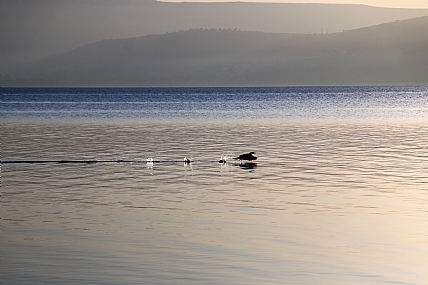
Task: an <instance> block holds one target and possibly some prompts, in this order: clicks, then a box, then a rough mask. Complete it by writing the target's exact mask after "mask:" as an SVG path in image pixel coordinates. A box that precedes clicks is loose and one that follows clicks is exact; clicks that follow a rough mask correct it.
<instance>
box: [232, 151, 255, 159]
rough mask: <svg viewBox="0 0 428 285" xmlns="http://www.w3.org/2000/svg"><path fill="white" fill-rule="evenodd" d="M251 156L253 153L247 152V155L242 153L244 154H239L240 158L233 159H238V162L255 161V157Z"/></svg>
mask: <svg viewBox="0 0 428 285" xmlns="http://www.w3.org/2000/svg"><path fill="white" fill-rule="evenodd" d="M253 154H255V152H254V151H252V152H249V153H244V154H241V155H240V156H238V157H235V158H234V159H239V160H249V161H252V160H256V159H257V157H255V156H254V155H253Z"/></svg>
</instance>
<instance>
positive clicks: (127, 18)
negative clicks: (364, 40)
mask: <svg viewBox="0 0 428 285" xmlns="http://www.w3.org/2000/svg"><path fill="white" fill-rule="evenodd" d="M332 2H334V1H332ZM421 16H428V9H391V8H377V7H370V6H364V5H337V4H285V3H245V2H230V3H219V2H217V3H167V2H158V1H153V0H123V1H122V0H120V1H117V0H103V1H98V0H97V1H95V0H84V1H47V0H19V1H18V0H2V1H1V37H0V45H1V56H2V58H1V62H0V64H1V65H2V67H3V68H2V69H3V71H4V70H6V71H7V70H9V69H11V68H13V67H14V64H15V63H16V62H19V61H23V60H34V59H36V58H39V57H42V56H47V55H50V54H53V53H59V52H65V51H69V50H72V49H74V48H77V47H79V46H82V45H84V44H88V43H93V42H97V41H100V40H103V39H117V38H130V37H138V36H146V35H151V34H164V33H167V32H177V31H180V30H183V31H184V30H188V29H194V28H206V29H238V30H242V31H260V32H267V33H297V34H321V33H335V32H342V31H343V30H351V29H357V28H362V27H368V26H372V25H377V24H382V23H387V22H394V21H396V20H405V19H410V18H416V17H421ZM3 73H4V72H3Z"/></svg>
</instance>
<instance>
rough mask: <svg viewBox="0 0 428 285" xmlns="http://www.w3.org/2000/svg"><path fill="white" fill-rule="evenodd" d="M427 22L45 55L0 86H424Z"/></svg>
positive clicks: (124, 44) (113, 44)
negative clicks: (337, 31) (318, 32)
mask: <svg viewBox="0 0 428 285" xmlns="http://www.w3.org/2000/svg"><path fill="white" fill-rule="evenodd" d="M427 27H428V17H420V18H415V19H410V20H405V21H397V22H394V23H387V24H381V25H376V26H371V27H367V28H362V29H356V30H350V31H345V32H340V33H333V34H313V35H309V34H284V33H264V32H250V31H239V30H237V29H234V30H232V29H191V30H187V31H179V32H173V33H167V34H160V35H148V36H143V37H134V38H123V39H116V40H103V41H99V42H96V43H92V44H88V45H84V46H82V47H79V48H77V49H74V50H72V51H70V52H66V53H61V54H56V55H52V56H48V57H45V58H42V59H39V60H36V61H33V62H31V64H29V65H26V66H25V67H22V69H21V70H20V71H19V72H17V73H16V74H14V75H9V76H7V77H4V78H3V79H4V80H3V84H2V85H31V86H34V85H42V86H43V85H53V86H263V85H383V84H393V85H394V84H428V37H426V31H427Z"/></svg>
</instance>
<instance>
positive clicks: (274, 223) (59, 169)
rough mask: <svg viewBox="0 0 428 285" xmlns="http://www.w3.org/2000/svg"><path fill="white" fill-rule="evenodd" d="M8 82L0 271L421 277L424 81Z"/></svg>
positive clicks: (76, 279) (426, 240) (426, 220)
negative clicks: (248, 155) (129, 85)
mask: <svg viewBox="0 0 428 285" xmlns="http://www.w3.org/2000/svg"><path fill="white" fill-rule="evenodd" d="M1 92H2V93H1V110H0V111H1V113H0V114H1V148H2V151H1V159H2V165H1V170H2V195H1V220H2V224H1V237H0V240H1V251H2V252H1V259H2V266H1V282H2V284H329V285H331V284H409V285H410V284H412V285H414V284H427V280H428V271H427V264H428V86H413V87H412V86H407V87H307V88H303V87H301V88H300V87H294V88H291V87H288V88H279V87H278V88H144V89H139V88H134V89H124V88H121V89H96V88H94V89H58V88H53V89H19V88H17V89H9V88H2V89H1ZM249 151H255V152H256V154H255V155H256V156H257V157H258V160H257V164H256V165H251V166H249V165H240V164H239V163H238V162H237V161H234V160H233V159H229V160H228V162H227V164H225V165H222V164H219V163H218V160H219V159H220V156H221V155H222V154H223V155H228V156H229V157H235V156H238V155H239V154H241V153H245V152H249ZM148 157H153V158H154V159H155V160H158V161H160V162H158V163H154V164H153V165H147V164H146V162H145V160H146V158H148ZM183 157H189V158H190V157H191V158H192V159H193V162H192V163H191V164H189V165H185V164H183V162H182V160H183ZM119 159H124V160H131V161H132V162H129V163H127V162H119V163H117V162H100V163H90V164H87V163H55V162H50V163H40V161H61V160H67V161H80V160H119ZM23 160H25V161H27V162H36V161H39V162H38V163H16V162H17V161H23Z"/></svg>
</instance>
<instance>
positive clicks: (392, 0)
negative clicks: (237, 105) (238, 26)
mask: <svg viewBox="0 0 428 285" xmlns="http://www.w3.org/2000/svg"><path fill="white" fill-rule="evenodd" d="M160 1H163V2H238V0H160ZM241 2H270V3H330V4H331V3H333V4H363V5H369V6H375V7H389V8H428V0H311V1H308V0H292V1H287V0H241Z"/></svg>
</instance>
